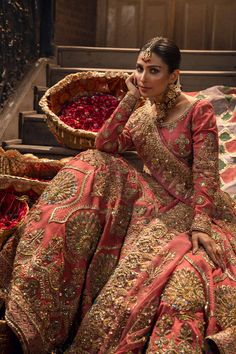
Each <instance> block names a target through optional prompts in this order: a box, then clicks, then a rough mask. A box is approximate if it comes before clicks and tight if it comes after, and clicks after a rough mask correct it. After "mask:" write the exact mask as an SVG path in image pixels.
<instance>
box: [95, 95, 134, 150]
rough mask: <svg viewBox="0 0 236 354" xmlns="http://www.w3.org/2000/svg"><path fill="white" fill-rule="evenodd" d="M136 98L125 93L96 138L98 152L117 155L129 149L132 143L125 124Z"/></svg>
mask: <svg viewBox="0 0 236 354" xmlns="http://www.w3.org/2000/svg"><path fill="white" fill-rule="evenodd" d="M136 103H137V98H136V97H135V96H133V95H132V94H131V93H129V92H128V93H127V94H126V95H125V97H124V98H123V100H122V101H121V102H120V103H119V105H118V107H117V108H116V109H115V111H114V112H113V114H112V115H111V117H110V118H109V119H108V120H107V121H106V122H105V124H104V125H103V127H102V128H101V130H100V131H99V133H98V134H97V137H96V141H95V144H96V148H97V149H98V150H102V151H106V152H110V153H117V152H122V151H124V150H127V149H128V148H131V147H132V145H133V143H132V139H131V136H130V134H129V131H128V129H127V128H125V124H126V122H127V120H128V119H129V117H130V115H131V113H132V112H133V110H134V108H135V106H136Z"/></svg>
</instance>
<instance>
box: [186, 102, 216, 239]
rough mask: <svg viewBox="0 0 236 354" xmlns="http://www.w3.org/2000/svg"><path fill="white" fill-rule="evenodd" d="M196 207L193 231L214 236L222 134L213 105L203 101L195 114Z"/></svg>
mask: <svg viewBox="0 0 236 354" xmlns="http://www.w3.org/2000/svg"><path fill="white" fill-rule="evenodd" d="M192 130H193V184H194V195H193V206H194V211H195V217H194V220H193V223H192V227H191V229H192V230H194V231H202V232H205V233H207V234H209V235H210V234H211V219H210V218H211V215H212V212H213V208H214V202H213V196H214V194H215V191H216V190H217V188H218V186H219V173H218V132H217V126H216V118H215V115H214V112H213V108H212V106H211V104H210V103H208V102H205V101H203V102H202V103H201V105H200V107H199V109H198V110H196V112H195V113H194V114H193V120H192Z"/></svg>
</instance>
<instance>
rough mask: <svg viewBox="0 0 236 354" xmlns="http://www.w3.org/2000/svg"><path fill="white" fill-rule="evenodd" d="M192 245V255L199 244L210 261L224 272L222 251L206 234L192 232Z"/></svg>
mask: <svg viewBox="0 0 236 354" xmlns="http://www.w3.org/2000/svg"><path fill="white" fill-rule="evenodd" d="M192 244H193V254H194V253H196V251H197V250H198V248H199V245H200V244H201V245H202V246H203V247H204V248H205V250H206V252H207V254H208V256H209V257H210V258H211V259H212V261H213V262H214V263H215V264H216V265H217V266H218V267H220V268H221V269H222V270H223V271H225V268H226V267H225V261H224V257H223V250H222V248H221V247H220V246H219V245H217V244H216V242H215V241H214V240H213V239H212V238H211V237H210V236H209V235H208V234H205V233H202V232H192Z"/></svg>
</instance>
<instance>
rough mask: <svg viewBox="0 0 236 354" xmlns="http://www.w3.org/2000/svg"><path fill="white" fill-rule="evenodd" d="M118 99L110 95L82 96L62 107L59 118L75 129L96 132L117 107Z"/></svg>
mask: <svg viewBox="0 0 236 354" xmlns="http://www.w3.org/2000/svg"><path fill="white" fill-rule="evenodd" d="M118 103H119V101H118V99H117V98H116V97H115V96H113V95H110V94H101V93H96V94H94V95H93V96H82V97H80V98H78V99H77V100H76V101H73V102H67V103H65V104H64V105H63V107H62V110H61V112H60V115H59V118H60V120H61V121H62V122H64V123H65V124H67V125H69V126H70V127H72V128H75V129H83V130H87V131H92V132H97V131H99V130H100V128H101V127H102V126H103V124H104V122H105V121H106V120H107V119H108V118H109V117H110V116H111V114H112V113H113V111H114V110H115V108H116V107H117V105H118Z"/></svg>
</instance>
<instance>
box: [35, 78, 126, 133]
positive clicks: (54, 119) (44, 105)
mask: <svg viewBox="0 0 236 354" xmlns="http://www.w3.org/2000/svg"><path fill="white" fill-rule="evenodd" d="M128 76H129V74H128V73H127V72H117V71H105V72H97V71H84V72H78V73H75V74H69V75H67V76H65V77H64V78H63V79H62V80H60V81H58V82H57V83H56V84H55V85H53V86H52V87H50V88H49V89H48V90H47V91H46V92H45V94H44V95H43V97H42V98H41V99H40V101H39V106H40V107H41V109H42V110H43V111H44V113H45V114H46V117H47V121H51V124H54V126H56V127H58V128H59V129H60V130H62V131H66V132H68V133H71V134H73V136H74V137H84V138H89V139H92V140H95V138H96V136H97V132H92V131H89V130H84V129H78V128H72V127H70V126H69V125H67V124H65V123H64V122H62V121H61V120H60V118H59V117H58V116H57V115H56V114H55V113H54V112H53V111H52V110H51V109H50V108H49V107H48V98H49V97H50V95H52V94H53V93H55V92H57V91H58V89H59V88H60V89H61V88H64V87H66V86H67V85H68V83H71V82H72V81H77V80H78V79H88V78H89V79H90V78H106V79H109V78H115V77H120V78H124V79H127V78H128Z"/></svg>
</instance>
